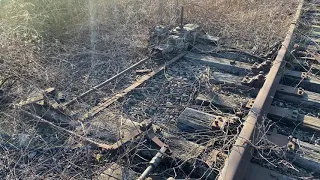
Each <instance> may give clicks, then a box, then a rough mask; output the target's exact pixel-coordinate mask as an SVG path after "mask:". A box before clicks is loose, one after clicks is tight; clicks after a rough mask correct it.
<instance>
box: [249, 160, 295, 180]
mask: <svg viewBox="0 0 320 180" xmlns="http://www.w3.org/2000/svg"><path fill="white" fill-rule="evenodd" d="M244 179H245V180H258V179H259V180H280V179H281V180H294V178H291V177H288V176H286V175H283V174H280V173H278V172H276V171H273V170H270V169H267V168H264V167H261V166H259V165H256V164H253V163H250V164H249V167H248V171H247V173H246V175H245V178H244Z"/></svg>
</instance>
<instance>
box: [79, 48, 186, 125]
mask: <svg viewBox="0 0 320 180" xmlns="http://www.w3.org/2000/svg"><path fill="white" fill-rule="evenodd" d="M186 54H187V53H186V52H184V53H181V54H179V55H177V56H176V57H174V58H173V59H171V60H170V61H168V62H167V63H166V64H165V65H163V66H161V67H159V68H157V69H155V70H154V71H152V72H151V73H149V74H146V75H144V76H142V77H141V78H140V79H138V80H137V81H136V82H134V83H133V84H131V85H130V86H129V87H127V88H126V89H124V90H123V91H121V92H120V93H118V94H116V95H114V96H112V97H111V98H107V99H104V100H103V102H102V103H100V104H99V105H98V106H96V107H93V108H92V109H91V110H90V111H89V112H88V113H86V114H85V115H83V116H82V117H81V118H80V119H79V120H80V121H83V120H85V119H87V118H89V117H93V116H95V115H96V114H98V113H99V112H101V111H103V110H104V109H105V108H107V107H108V106H110V105H111V104H113V103H114V102H116V101H118V100H119V99H120V98H123V97H124V96H125V95H127V94H128V93H130V92H131V91H132V90H134V89H135V88H136V87H138V86H140V85H141V84H143V83H144V82H146V81H147V80H149V79H150V78H152V77H153V76H154V75H156V74H158V73H159V72H161V71H163V70H164V69H165V68H166V67H168V66H169V65H171V64H173V63H174V62H176V61H177V60H179V59H181V58H182V57H183V56H184V55H186Z"/></svg>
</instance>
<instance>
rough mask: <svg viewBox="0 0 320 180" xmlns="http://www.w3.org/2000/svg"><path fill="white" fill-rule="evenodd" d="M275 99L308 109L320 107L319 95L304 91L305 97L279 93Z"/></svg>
mask: <svg viewBox="0 0 320 180" xmlns="http://www.w3.org/2000/svg"><path fill="white" fill-rule="evenodd" d="M291 88H293V87H291ZM275 97H276V98H277V99H280V100H284V101H287V102H293V103H297V104H299V105H302V106H306V107H317V108H319V107H320V94H319V93H314V92H310V91H304V93H303V95H302V96H300V97H298V96H292V95H288V94H287V93H281V91H277V93H276V96H275Z"/></svg>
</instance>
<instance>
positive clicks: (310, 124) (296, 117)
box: [268, 106, 320, 131]
mask: <svg viewBox="0 0 320 180" xmlns="http://www.w3.org/2000/svg"><path fill="white" fill-rule="evenodd" d="M268 118H270V119H272V120H277V121H278V120H280V121H281V122H285V123H288V124H292V125H294V126H297V125H299V126H301V127H306V128H310V129H313V130H316V131H320V119H319V118H315V117H312V116H307V115H304V114H299V113H298V112H297V111H295V110H292V109H288V108H281V107H276V106H271V107H270V108H269V112H268Z"/></svg>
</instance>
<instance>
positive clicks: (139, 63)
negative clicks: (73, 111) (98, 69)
mask: <svg viewBox="0 0 320 180" xmlns="http://www.w3.org/2000/svg"><path fill="white" fill-rule="evenodd" d="M149 59H150V57H146V58H144V59H142V60H141V61H139V62H137V63H135V64H133V65H132V66H130V67H128V68H127V69H125V70H123V71H121V72H120V73H118V74H116V75H114V76H112V77H111V78H109V79H107V80H105V81H103V82H102V83H100V84H98V85H96V86H94V87H92V88H91V89H89V90H88V91H86V92H84V93H82V94H80V95H79V96H77V97H75V98H73V99H72V100H70V101H69V102H66V103H64V104H62V106H63V107H68V106H70V105H72V104H74V103H75V102H76V101H77V100H79V99H81V98H83V97H85V96H86V95H88V94H90V93H92V92H95V91H97V90H98V89H99V88H102V87H103V86H105V85H106V84H108V83H110V82H112V81H114V80H115V79H117V78H118V77H120V76H122V75H124V74H126V73H127V72H129V71H131V70H132V69H134V68H136V67H137V66H139V65H141V64H143V63H145V62H146V61H148V60H149Z"/></svg>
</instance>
